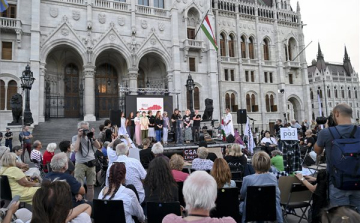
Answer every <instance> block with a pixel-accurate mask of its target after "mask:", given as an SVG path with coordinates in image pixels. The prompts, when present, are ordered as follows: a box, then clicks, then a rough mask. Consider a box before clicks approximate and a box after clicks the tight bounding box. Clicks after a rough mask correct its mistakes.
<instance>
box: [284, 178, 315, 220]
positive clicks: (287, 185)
mask: <svg viewBox="0 0 360 223" xmlns="http://www.w3.org/2000/svg"><path fill="white" fill-rule="evenodd" d="M279 189H280V192H281V193H280V194H281V195H280V205H281V206H282V210H283V217H284V221H285V222H287V219H286V216H287V215H294V216H296V217H298V218H299V223H300V222H301V220H302V219H305V218H306V219H307V216H306V211H307V210H308V208H310V207H311V198H312V192H311V191H310V190H309V189H308V188H307V187H305V186H304V185H303V184H301V183H300V181H299V180H298V179H297V178H296V177H293V176H285V177H280V178H279ZM296 209H300V210H301V212H302V213H301V215H298V214H297V213H296V212H295V210H296Z"/></svg>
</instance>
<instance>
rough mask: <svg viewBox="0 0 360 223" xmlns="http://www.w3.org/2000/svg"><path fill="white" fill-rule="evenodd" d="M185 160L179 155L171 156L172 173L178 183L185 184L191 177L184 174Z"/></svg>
mask: <svg viewBox="0 0 360 223" xmlns="http://www.w3.org/2000/svg"><path fill="white" fill-rule="evenodd" d="M184 163H185V162H184V158H183V157H182V156H180V155H178V154H174V155H172V156H171V159H170V161H169V164H170V169H171V173H172V175H173V177H174V180H175V181H176V182H184V181H185V180H186V178H187V177H188V176H189V174H188V173H184V172H182V169H183V167H184Z"/></svg>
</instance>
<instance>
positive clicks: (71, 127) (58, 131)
mask: <svg viewBox="0 0 360 223" xmlns="http://www.w3.org/2000/svg"><path fill="white" fill-rule="evenodd" d="M104 120H105V119H100V120H97V121H95V122H89V123H90V128H94V129H95V131H96V134H97V133H98V132H99V125H101V124H103V123H104ZM78 122H80V121H79V119H76V118H54V119H50V120H49V121H46V122H42V123H39V125H37V126H35V128H34V130H33V132H32V134H33V136H34V139H33V141H34V140H40V141H41V143H42V145H43V149H42V152H43V151H45V149H46V147H47V145H48V144H49V143H52V142H55V143H56V144H57V145H59V143H60V142H61V141H63V140H70V141H71V138H72V137H73V136H74V135H76V134H77V124H78Z"/></svg>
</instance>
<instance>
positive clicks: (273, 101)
mask: <svg viewBox="0 0 360 223" xmlns="http://www.w3.org/2000/svg"><path fill="white" fill-rule="evenodd" d="M270 110H271V111H272V112H276V111H277V107H276V108H275V100H274V95H270Z"/></svg>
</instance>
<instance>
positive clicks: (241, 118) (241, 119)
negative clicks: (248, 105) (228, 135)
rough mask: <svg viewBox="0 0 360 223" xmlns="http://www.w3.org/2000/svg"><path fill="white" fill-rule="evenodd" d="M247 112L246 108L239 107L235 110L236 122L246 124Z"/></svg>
mask: <svg viewBox="0 0 360 223" xmlns="http://www.w3.org/2000/svg"><path fill="white" fill-rule="evenodd" d="M246 121H247V114H246V109H239V110H238V111H237V124H246Z"/></svg>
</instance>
